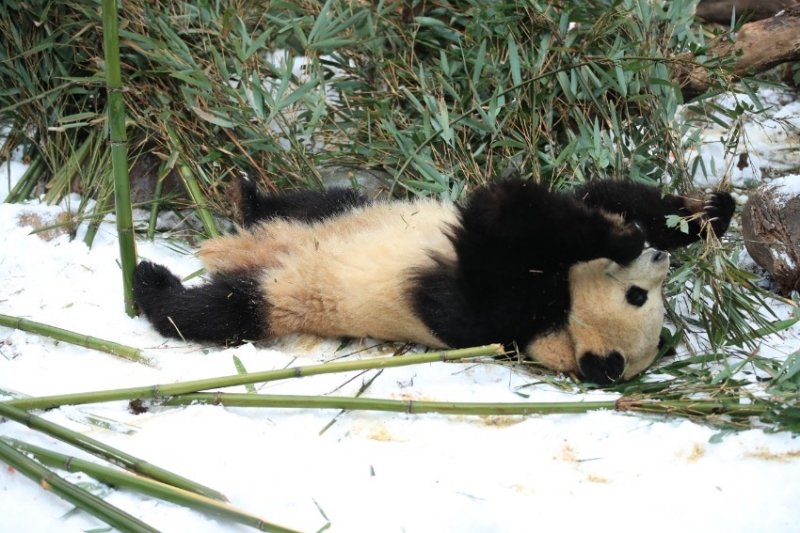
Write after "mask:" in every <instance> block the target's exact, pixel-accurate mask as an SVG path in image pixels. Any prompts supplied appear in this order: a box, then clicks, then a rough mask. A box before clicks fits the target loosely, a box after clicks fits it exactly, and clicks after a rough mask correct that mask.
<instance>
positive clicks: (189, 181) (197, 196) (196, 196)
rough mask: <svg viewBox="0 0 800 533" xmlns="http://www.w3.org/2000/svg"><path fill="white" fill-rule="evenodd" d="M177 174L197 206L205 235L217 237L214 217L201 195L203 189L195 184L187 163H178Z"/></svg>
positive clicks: (195, 181) (217, 231) (217, 232)
mask: <svg viewBox="0 0 800 533" xmlns="http://www.w3.org/2000/svg"><path fill="white" fill-rule="evenodd" d="M178 174H180V176H181V178H182V179H183V183H184V185H185V186H186V191H187V192H188V193H189V196H191V197H192V201H193V202H194V203H195V205H196V206H197V215H198V216H199V217H200V220H201V221H202V222H203V227H204V228H206V234H207V236H208V237H211V238H213V237H219V230H218V229H217V225H216V223H215V222H214V219H213V218H212V217H211V213H210V212H209V210H208V206H207V205H206V199H205V197H204V196H203V191H201V190H200V186H199V185H198V184H197V180H196V179H195V177H194V174H192V170H191V169H190V168H189V167H188V165H186V164H183V163H178Z"/></svg>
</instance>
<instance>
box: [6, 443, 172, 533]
mask: <svg viewBox="0 0 800 533" xmlns="http://www.w3.org/2000/svg"><path fill="white" fill-rule="evenodd" d="M0 461H2V462H4V463H6V464H7V465H9V466H11V467H13V468H15V469H16V470H17V471H18V472H22V474H23V475H25V476H26V477H28V478H30V479H31V480H33V481H34V482H35V483H37V484H38V485H39V486H40V487H42V488H43V489H45V490H49V491H52V492H53V494H55V495H57V496H60V497H61V498H63V499H65V500H67V501H68V502H70V503H71V504H73V505H75V506H76V507H78V508H80V509H83V510H84V511H86V512H87V513H89V514H90V515H92V516H94V517H96V518H98V519H99V520H102V521H103V522H105V523H106V524H108V525H110V526H113V527H115V528H117V529H118V530H120V531H124V532H131V533H158V530H157V529H153V528H152V527H150V526H148V525H147V524H145V523H144V522H141V521H140V520H138V519H136V518H134V517H133V516H131V515H129V514H128V513H126V512H125V511H122V510H121V509H117V508H116V507H114V506H113V505H111V504H109V503H107V502H106V501H104V500H103V499H101V498H98V497H97V496H95V495H94V494H91V493H89V492H87V491H85V490H83V489H82V488H80V487H78V486H75V485H73V484H72V483H70V482H69V481H67V480H65V479H63V478H61V477H60V476H58V475H56V474H55V473H54V472H52V471H50V470H49V469H47V468H45V467H43V466H42V465H40V464H38V463H37V462H35V461H33V460H32V459H30V458H28V457H26V456H25V455H24V454H22V453H21V452H19V451H17V450H15V449H14V448H13V447H12V446H11V445H9V444H8V443H6V442H3V441H2V440H0Z"/></svg>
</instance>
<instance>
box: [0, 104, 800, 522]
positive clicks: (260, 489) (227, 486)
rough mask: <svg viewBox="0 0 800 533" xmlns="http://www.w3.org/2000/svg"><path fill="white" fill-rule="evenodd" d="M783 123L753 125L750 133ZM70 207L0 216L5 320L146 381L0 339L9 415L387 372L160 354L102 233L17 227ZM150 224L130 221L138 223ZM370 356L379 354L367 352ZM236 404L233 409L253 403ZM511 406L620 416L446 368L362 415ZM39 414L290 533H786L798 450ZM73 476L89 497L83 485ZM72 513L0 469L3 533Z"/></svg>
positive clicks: (180, 260) (183, 411)
mask: <svg viewBox="0 0 800 533" xmlns="http://www.w3.org/2000/svg"><path fill="white" fill-rule="evenodd" d="M779 97H780V98H783V97H782V96H780V95H775V94H774V93H769V92H767V93H766V94H764V95H763V96H762V99H763V100H765V101H774V102H778V101H779ZM776 109H777V108H776ZM778 112H779V113H780V116H779V117H778V118H780V120H782V121H784V122H783V124H786V123H792V124H797V123H800V118H798V116H799V115H800V106H798V104H796V103H791V104H787V105H785V106H783V107H782V108H780V109H778ZM774 118H775V116H773V118H772V119H770V118H768V117H766V116H765V117H761V118H760V119H759V120H761V122H760V123H759V124H762V125H763V124H764V121H766V120H773V119H774ZM749 124H755V122H752V123H749ZM757 129H758V128H757ZM748 132H750V133H751V135H750V142H751V145H750V147H749V149H750V150H751V152H752V153H758V154H760V155H759V157H761V158H762V160H763V161H764V166H763V167H760V168H755V171H754V172H753V175H752V176H749V178H748V179H750V178H752V179H757V180H767V179H768V178H767V177H766V175H767V174H769V172H768V171H769V170H770V169H773V168H776V167H777V166H779V165H778V163H775V162H774V160H773V159H771V156H772V155H773V154H774V153H775V152H776V150H777V148H776V146H775V144H774V142H773V141H772V140H770V139H767V138H766V137H764V138H762V137H759V136H758V135H756V134H755V133H753V130H752V129H748ZM708 138H709V139H711V138H714V137H713V135H710V136H708ZM787 142H788V141H787ZM709 146H712V144H711V143H710V144H708V145H707V146H706V147H709ZM784 155H785V154H783V153H782V154H781V156H780V157H784ZM701 156H702V157H705V158H706V159H707V161H708V162H709V163H710V161H711V159H710V158H712V157H714V158H716V159H715V163H714V167H715V168H716V169H717V170H720V169H725V168H729V167H726V162H725V159H724V157H723V156H722V155H721V151H720V152H719V153H717V152H714V151H713V150H710V151H705V149H704V151H703V153H702V154H701ZM16 157H17V159H18V158H19V154H17V155H16ZM752 161H753V160H752V159H751V162H752ZM780 164H781V165H784V166H787V165H788V163H780ZM22 171H24V165H22V164H21V163H19V161H12V162H11V164H10V166H9V164H6V165H4V166H2V167H1V168H0V176H2V179H0V198H5V195H6V194H7V192H8V189H9V187H11V186H13V184H14V183H15V181H16V180H17V179H19V176H20V175H21V173H22ZM756 171H757V172H756ZM741 177H742V178H743V177H744V175H742V176H741ZM723 179H732V178H731V176H730V175H724V174H719V175H717V176H716V177H713V179H712V180H710V181H709V183H708V185H709V186H710V185H713V184H714V183H717V182H719V181H721V180H723ZM733 179H734V181H736V182H738V181H739V180H740V177H736V176H734V177H733ZM786 179H788V178H786ZM795 183H796V180H795ZM704 186H706V185H704ZM77 201H78V199H77V198H76V197H70V198H68V199H67V200H66V201H64V202H62V204H61V205H60V206H46V205H42V204H40V203H38V202H37V201H31V202H28V203H27V204H25V205H9V204H0V313H3V314H8V315H13V316H19V317H25V318H29V319H31V320H35V321H39V322H44V323H47V324H52V325H55V326H58V327H61V328H65V329H68V330H73V331H77V332H81V333H84V334H87V335H93V336H96V337H100V338H104V339H109V340H113V341H116V342H119V343H122V344H125V345H128V346H133V347H138V348H142V349H144V350H145V351H146V353H147V355H148V356H149V357H151V358H152V359H153V361H154V363H155V365H154V366H152V367H150V366H145V365H142V364H137V363H131V362H127V361H123V360H120V359H118V358H115V357H113V356H110V355H107V354H103V353H100V352H96V351H93V350H88V349H84V348H79V347H76V346H72V345H69V344H66V343H63V342H56V341H53V340H50V339H48V338H45V337H41V336H38V335H33V334H28V333H24V332H21V331H14V330H11V329H8V328H1V327H0V391H3V392H0V397H2V394H3V393H6V394H18V395H29V396H40V395H51V394H59V393H71V392H87V391H93V390H105V389H114V388H121V387H133V386H143V385H152V384H158V383H174V382H180V381H187V380H192V379H200V378H210V377H217V376H224V375H230V374H235V373H236V370H235V367H234V363H233V356H234V355H235V356H237V357H238V358H239V359H241V361H242V363H243V364H244V366H245V368H246V369H247V370H248V371H249V372H256V371H262V370H271V369H280V368H284V367H286V366H289V365H308V364H317V363H321V362H324V361H329V360H332V359H334V358H339V357H341V356H342V355H343V354H347V353H352V355H350V356H349V359H358V358H369V357H376V356H381V355H389V354H391V350H389V349H387V348H386V347H384V346H381V345H378V346H373V345H371V344H368V343H366V342H354V343H351V344H350V345H349V346H347V347H345V348H343V349H339V348H340V347H339V344H340V343H339V341H337V340H327V339H315V338H310V337H293V338H289V339H285V340H283V341H281V342H278V343H273V344H268V345H257V346H254V345H249V344H248V345H244V346H240V347H237V348H231V349H222V348H216V347H209V346H199V345H185V344H184V343H182V342H180V341H173V340H165V339H164V338H162V337H161V336H159V335H158V334H157V333H156V332H155V331H154V330H153V329H152V328H151V327H150V326H149V324H148V323H147V322H146V321H145V320H144V319H143V318H129V317H128V316H127V315H126V314H125V313H124V310H123V306H122V303H121V301H120V300H121V298H120V296H121V292H122V290H121V273H120V268H119V265H118V263H117V261H118V254H119V252H118V247H117V246H118V244H117V239H116V231H115V228H114V226H113V220H112V218H111V217H109V218H108V219H107V221H106V222H104V223H103V224H102V225H101V227H100V231H99V233H98V236H97V238H96V240H95V243H94V245H93V247H92V248H91V249H89V248H87V247H86V245H84V244H83V241H82V239H83V235H84V234H85V231H86V225H85V224H84V225H81V226H80V228H79V230H78V234H77V236H76V238H75V239H74V240H70V239H69V236H67V235H60V236H55V237H54V238H52V239H51V240H50V241H45V240H43V239H42V238H40V237H39V236H37V235H30V231H31V228H30V227H26V226H25V224H26V223H29V222H30V220H31V218H30V217H23V215H25V214H29V215H30V214H34V215H37V216H38V217H39V218H40V219H41V220H42V221H43V223H45V224H47V223H48V221H52V220H55V219H56V218H57V217H58V216H59V215H60V214H62V213H64V212H69V209H70V206H72V205H77ZM146 216H147V214H146V213H144V212H139V213H137V214H136V218H137V219H138V220H145V219H146ZM21 217H23V218H22V225H20V224H21V222H20V221H21ZM138 251H139V255H140V256H141V257H143V258H147V259H150V260H154V261H157V262H160V263H163V264H165V265H167V266H168V267H169V268H171V269H173V270H174V271H176V272H177V273H179V274H180V275H182V276H186V275H189V274H191V273H193V272H195V271H197V270H198V268H200V263H199V261H198V260H197V259H196V258H195V257H193V255H192V253H191V252H192V250H190V249H186V250H181V249H179V248H176V244H175V241H173V240H157V241H155V242H147V241H145V240H143V239H139V240H138ZM743 254H744V252H743ZM744 255H746V254H744ZM743 262H746V258H743ZM199 281H200V280H197V279H196V280H194V281H193V282H199ZM770 305H771V306H772V308H773V310H774V312H775V313H776V314H778V315H779V316H780V318H786V317H787V316H789V313H790V312H791V309H790V308H789V306H787V305H785V304H782V303H779V302H777V301H776V302H774V303H771V304H770ZM697 342H698V345H699V344H702V339H698V341H697ZM364 346H367V347H369V346H371V347H370V348H369V349H367V350H364V351H360V350H361V349H362V348H363V347H364ZM798 348H800V326H797V325H796V326H794V327H793V328H791V329H789V330H787V331H784V332H782V333H781V334H780V335H779V336H778V335H776V336H773V337H771V338H768V339H766V340H765V342H764V343H763V346H762V347H761V349H760V354H761V355H763V356H769V357H775V358H776V359H779V360H783V359H784V358H785V357H786V356H787V355H788V354H791V353H793V352H795V351H797V350H798ZM683 353H684V354H685V351H684V352H683ZM374 375H375V371H371V372H368V373H366V374H363V375H361V374H359V373H357V372H351V373H347V374H330V375H321V376H315V377H309V378H304V379H292V380H286V381H278V382H271V383H268V384H266V385H258V386H257V387H258V389H259V391H260V392H262V393H272V394H337V395H344V396H353V395H355V394H356V392H357V391H358V389H359V388H360V386H361V385H362V384H363V383H364V382H366V381H368V380H369V379H370V378H371V377H373V376H374ZM232 391H234V392H244V387H236V388H233V389H232ZM517 392H522V393H524V394H526V395H529V400H530V401H593V400H613V399H616V398H617V396H616V395H614V394H611V393H606V392H602V391H590V392H587V393H584V394H577V393H571V392H565V391H562V390H559V389H556V388H555V387H553V386H550V385H547V384H544V383H539V382H538V381H537V380H536V378H535V377H533V376H530V375H527V374H524V373H521V372H517V371H515V370H513V369H510V368H509V367H506V366H500V365H492V364H484V365H482V364H444V363H435V364H427V365H420V366H413V367H402V368H394V369H386V370H385V371H383V373H381V374H380V376H378V377H377V379H375V381H374V382H373V383H372V385H371V386H370V387H369V388H368V389H367V391H366V392H365V393H364V396H367V397H375V398H395V399H418V400H422V399H424V400H440V401H484V402H489V401H496V402H519V401H522V398H521V397H520V395H519V394H517ZM40 414H41V416H43V417H45V418H46V419H48V420H50V421H53V422H55V423H58V424H61V425H64V426H66V427H69V428H71V429H74V430H76V431H80V432H84V433H86V434H87V435H90V436H92V437H93V438H95V439H98V440H100V441H102V442H104V443H107V444H109V445H111V446H114V447H117V448H119V449H121V450H123V451H125V452H127V453H129V454H132V455H134V456H136V457H139V458H141V459H144V460H147V461H150V462H152V463H154V464H156V465H158V466H160V467H162V468H166V469H168V470H170V471H173V472H176V473H178V474H181V475H184V476H186V477H189V478H190V479H193V480H195V481H197V482H200V483H203V484H205V485H207V486H210V487H212V488H214V489H216V490H219V491H221V492H223V493H224V494H225V495H226V496H227V497H228V498H229V499H230V500H231V503H232V504H233V505H235V506H236V507H238V508H240V509H244V510H246V511H249V512H251V513H253V514H256V515H258V516H261V517H262V518H264V519H266V520H269V521H271V522H275V523H278V524H281V525H283V526H286V527H292V528H295V529H298V530H301V531H318V530H320V529H321V528H323V527H325V526H326V524H328V523H330V527H329V529H328V531H332V532H348V533H350V532H398V533H399V532H446V531H453V532H517V531H520V532H521V531H531V530H547V529H549V528H559V529H560V530H565V529H566V530H581V529H588V528H592V530H599V531H615V532H626V531H639V530H642V529H647V530H648V531H652V532H661V531H663V532H667V531H681V530H691V531H707V532H715V531H720V532H721V531H751V530H752V531H755V530H760V531H771V532H789V531H796V530H797V501H798V500H799V499H800V484H798V483H797V479H798V477H800V441H798V440H797V439H796V438H795V436H794V435H792V434H790V433H787V432H781V433H768V432H765V431H762V430H748V431H740V432H720V430H718V429H715V428H713V427H710V426H704V425H699V424H696V423H693V422H689V421H686V420H682V419H674V418H673V419H670V418H665V417H655V416H643V415H631V414H622V413H616V412H610V411H597V412H592V413H588V414H583V415H546V416H524V417H523V416H513V417H512V416H483V417H478V416H445V415H407V414H390V413H371V412H348V413H346V414H343V415H341V416H338V417H337V414H338V411H323V410H312V409H306V410H289V409H246V408H225V407H220V406H200V405H194V406H189V407H172V408H159V409H153V410H150V411H149V412H147V413H145V414H141V415H135V414H133V413H131V412H129V411H128V410H127V405H126V403H125V402H108V403H103V404H92V405H83V406H66V407H62V408H59V409H54V410H51V411H48V412H46V413H40ZM87 415H93V416H99V417H102V418H104V419H106V420H109V421H112V422H114V423H115V424H117V426H116V430H107V429H98V428H97V427H96V426H90V425H88V424H87V423H86V416H87ZM334 419H335V423H333V425H331V426H330V427H329V428H328V429H327V430H326V431H324V432H323V429H324V428H326V426H328V424H329V423H330V422H331V421H332V420H334ZM0 436H4V437H13V438H18V439H20V440H24V441H28V442H31V443H32V444H36V445H40V446H45V447H48V448H51V449H54V450H56V451H61V452H62V453H67V454H70V455H76V456H78V457H83V458H88V456H87V455H86V454H84V453H82V452H78V451H76V450H74V449H72V448H70V447H69V446H67V445H65V444H62V443H60V442H59V441H56V440H54V439H52V438H50V437H47V436H45V435H43V434H41V433H38V432H36V431H33V430H30V429H28V428H26V427H25V426H23V425H20V424H17V423H14V422H11V421H6V422H4V423H0ZM65 477H66V478H68V479H70V480H72V481H76V482H81V481H87V478H86V476H83V475H78V474H65ZM106 499H107V500H108V501H109V502H110V503H112V504H113V505H116V506H119V507H120V508H122V509H124V510H125V511H127V512H129V513H131V514H133V515H134V516H136V517H138V518H140V519H141V520H143V521H145V522H147V523H148V524H150V525H151V526H153V527H155V528H156V529H159V530H161V531H165V532H184V531H185V532H192V533H203V532H209V533H211V532H214V533H217V532H220V531H225V532H234V531H246V530H248V528H245V527H244V526H238V525H235V524H233V523H231V522H228V521H225V520H221V519H217V518H214V517H211V516H207V515H203V514H201V513H199V512H195V511H191V510H188V509H185V508H182V507H179V506H176V505H172V504H169V503H165V502H162V501H159V500H155V499H152V498H150V497H145V496H141V495H139V494H136V493H133V492H130V491H127V490H111V491H110V492H108V495H107V496H106ZM71 509H72V506H71V505H70V504H68V503H66V502H64V501H63V500H61V499H60V498H58V497H56V496H54V495H52V494H51V493H49V492H47V491H44V490H43V489H42V488H41V487H40V486H38V485H37V484H36V483H34V482H32V481H30V480H29V479H27V478H25V477H24V476H23V475H21V474H20V473H19V472H16V471H15V470H13V469H11V468H8V467H5V466H3V467H2V468H0V517H2V530H3V531H14V532H18V533H39V532H42V531H60V532H67V533H69V532H80V531H85V530H89V529H93V528H100V527H103V524H102V523H101V522H99V521H98V520H96V519H94V518H92V517H90V516H88V515H86V514H84V513H70V512H69V511H70V510H71ZM326 517H327V518H326Z"/></svg>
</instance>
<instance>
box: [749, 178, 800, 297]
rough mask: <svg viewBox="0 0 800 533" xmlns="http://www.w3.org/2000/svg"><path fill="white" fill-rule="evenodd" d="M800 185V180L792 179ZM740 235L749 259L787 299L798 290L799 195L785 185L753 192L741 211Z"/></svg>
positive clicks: (794, 188) (799, 283)
mask: <svg viewBox="0 0 800 533" xmlns="http://www.w3.org/2000/svg"><path fill="white" fill-rule="evenodd" d="M792 179H795V180H798V181H800V177H795V178H792ZM742 233H743V235H744V239H745V241H744V242H745V247H746V248H747V252H748V253H749V254H750V257H752V258H753V260H754V261H755V262H756V263H757V264H758V265H760V266H761V267H763V268H764V269H766V270H767V272H769V273H770V274H771V275H772V277H773V278H774V279H775V284H776V285H777V286H778V292H780V293H781V294H783V295H784V296H788V295H789V293H790V292H791V291H796V290H798V289H800V192H798V188H797V187H793V188H789V187H787V186H785V185H782V186H778V187H771V188H768V189H766V190H764V191H753V193H752V194H751V195H750V199H749V200H748V201H747V204H745V206H744V210H743V211H742Z"/></svg>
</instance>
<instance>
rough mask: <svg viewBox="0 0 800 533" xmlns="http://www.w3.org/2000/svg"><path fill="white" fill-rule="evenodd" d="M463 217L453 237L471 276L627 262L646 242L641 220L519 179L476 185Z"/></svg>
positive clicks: (462, 210)
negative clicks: (623, 218)
mask: <svg viewBox="0 0 800 533" xmlns="http://www.w3.org/2000/svg"><path fill="white" fill-rule="evenodd" d="M460 221H461V227H460V228H457V229H456V231H455V232H454V233H455V240H454V243H455V247H456V252H457V253H458V255H459V261H460V263H461V266H462V268H463V269H464V270H465V271H466V272H467V273H468V274H470V275H471V274H472V273H474V274H475V276H471V277H479V276H480V277H483V276H485V275H491V276H493V277H498V278H501V279H502V278H503V275H502V273H503V272H506V273H511V272H514V271H516V272H519V273H521V274H522V275H523V276H525V277H529V273H530V272H532V271H544V272H563V271H565V269H566V268H568V267H569V266H570V265H572V264H574V263H578V262H581V261H591V260H593V259H597V258H600V257H606V258H609V259H611V260H613V261H615V262H617V263H620V264H627V263H630V262H631V261H633V260H634V259H636V258H637V257H638V256H639V254H641V252H642V250H643V249H644V244H645V235H644V233H643V231H642V229H640V228H639V227H638V226H636V225H634V224H620V223H619V222H620V221H619V220H615V219H614V218H612V217H609V216H607V215H606V214H604V213H603V212H601V211H600V210H597V209H590V208H588V207H587V206H586V205H585V204H584V203H582V202H580V201H579V200H578V199H576V198H575V197H573V196H571V195H569V194H561V193H553V192H551V191H549V190H547V189H546V188H545V187H543V186H541V185H538V184H536V183H533V182H527V181H523V180H516V179H511V180H505V181H500V182H496V183H492V184H489V185H487V186H484V187H482V188H479V189H478V190H476V191H475V192H474V193H472V194H471V195H470V197H469V198H468V199H467V202H466V204H465V205H464V206H463V207H462V208H461V209H460ZM470 265H474V266H475V268H472V267H471V266H470Z"/></svg>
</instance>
